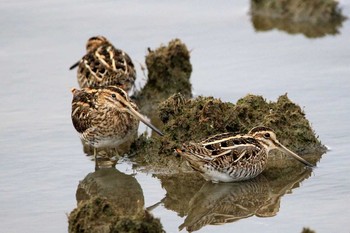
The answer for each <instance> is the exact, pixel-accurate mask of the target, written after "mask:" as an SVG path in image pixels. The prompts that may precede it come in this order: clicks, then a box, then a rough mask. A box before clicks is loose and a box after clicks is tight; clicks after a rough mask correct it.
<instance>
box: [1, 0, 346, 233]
mask: <svg viewBox="0 0 350 233" xmlns="http://www.w3.org/2000/svg"><path fill="white" fill-rule="evenodd" d="M340 5H341V7H342V8H343V12H344V14H345V15H347V16H349V13H350V4H349V2H348V1H340ZM248 11H249V2H248V1H235V3H234V4H233V3H231V1H220V2H215V3H214V2H211V1H204V2H203V1H191V2H190V3H189V2H187V1H176V3H175V2H158V1H147V3H146V2H143V1H136V0H135V1H100V2H96V1H91V0H84V1H83V0H77V1H74V2H72V1H68V0H63V1H40V0H32V1H24V0H22V1H21V0H15V1H2V3H1V6H0V22H1V26H2V28H1V29H2V30H1V31H0V48H1V49H0V64H1V65H0V66H1V72H2V75H1V79H0V85H1V87H2V90H1V92H0V97H1V108H0V118H1V120H0V145H1V152H0V154H1V155H0V164H1V165H0V166H1V169H0V193H1V197H0V229H1V231H2V232H66V231H67V225H68V223H67V214H69V213H70V212H71V211H72V210H73V209H74V208H75V207H76V198H75V193H76V190H77V187H78V184H79V181H80V180H83V179H84V177H86V176H87V175H88V174H89V173H91V172H93V170H94V165H93V162H91V161H90V160H89V158H87V157H86V156H85V155H84V154H83V152H82V147H81V143H80V140H79V138H78V136H77V134H76V132H75V130H74V128H73V126H72V124H71V120H70V108H71V105H70V102H71V93H70V88H71V87H77V82H76V78H75V72H69V70H68V68H69V67H70V65H72V64H73V63H74V62H76V61H77V59H79V58H80V57H81V56H82V55H83V54H84V51H85V49H84V46H85V43H86V40H87V38H89V37H90V36H93V35H98V34H101V35H104V36H106V37H107V38H109V39H110V41H112V42H113V43H114V44H115V46H117V47H120V48H122V49H124V50H125V51H127V52H128V53H129V55H130V56H131V57H132V58H133V59H134V61H135V64H136V65H137V67H138V79H137V83H138V85H139V86H141V85H143V84H144V83H145V79H144V77H143V75H142V72H141V69H140V67H139V65H138V64H139V63H141V64H144V57H145V55H146V51H147V48H148V47H150V48H156V47H158V46H159V45H160V44H161V43H163V44H167V43H168V41H170V40H171V39H173V38H176V37H177V38H180V39H181V40H182V41H183V42H184V43H186V45H187V46H188V48H189V49H191V50H192V52H191V62H192V65H193V74H192V77H191V81H192V85H193V92H194V94H195V95H204V96H210V95H212V96H214V97H217V98H221V99H222V100H224V101H231V102H236V101H237V99H239V98H241V97H243V96H245V95H246V94H247V93H253V94H260V95H263V96H264V97H266V98H267V99H268V100H273V101H275V100H276V98H277V97H278V96H280V95H282V94H284V93H286V92H287V93H288V96H289V98H290V99H291V100H292V101H294V102H295V103H297V104H299V105H301V106H303V107H304V110H305V113H306V117H307V118H308V119H309V120H310V122H311V123H312V126H313V128H314V130H315V132H316V133H317V134H318V135H319V137H320V139H321V141H322V142H323V143H324V144H326V145H327V146H329V147H330V148H331V150H330V151H329V152H328V153H327V154H325V155H324V156H323V158H322V160H321V161H320V162H319V164H318V168H317V169H315V170H314V171H313V172H312V174H311V176H310V177H308V178H307V179H305V180H303V181H302V183H301V184H300V185H299V186H300V187H294V188H293V189H292V187H291V188H289V189H287V190H286V192H285V194H284V195H283V196H282V197H281V198H280V204H279V209H278V212H277V213H276V214H275V215H274V216H273V217H271V216H265V217H262V216H259V214H253V215H251V216H249V217H247V218H243V219H241V220H238V221H233V222H231V223H228V224H225V225H219V226H213V225H207V226H204V227H203V228H201V229H200V232H213V231H214V230H215V231H216V232H227V231H232V232H233V231H235V232H243V231H244V232H249V231H250V232H300V231H301V229H302V228H303V227H304V226H308V227H310V228H312V229H314V230H316V231H317V232H336V231H337V232H349V230H350V228H349V224H348V220H349V218H350V210H349V209H350V208H349V207H350V206H349V201H350V182H349V180H348V178H347V173H348V171H349V168H350V160H349V159H348V153H349V152H348V151H349V149H350V146H349V141H350V136H349V132H350V120H349V119H350V118H349V113H350V91H349V90H350V80H349V76H350V66H349V63H350V47H349V36H350V27H349V26H350V23H349V21H346V22H345V23H343V26H342V27H341V28H340V29H339V31H340V33H339V34H338V35H334V36H333V35H332V36H325V37H321V38H316V39H309V38H307V37H305V36H304V35H302V34H295V35H290V34H287V33H286V32H283V31H279V30H271V31H267V32H256V31H255V29H254V27H253V26H252V23H251V20H250V15H249V14H248ZM117 168H118V170H119V171H121V172H123V173H126V174H131V173H134V172H135V171H133V170H132V165H131V164H130V163H128V162H122V161H121V162H120V164H119V165H118V166H117ZM135 177H136V179H137V182H138V183H139V184H140V185H141V187H142V191H143V196H144V202H145V206H146V207H147V206H151V205H153V204H155V203H158V202H160V201H161V200H164V198H165V197H166V196H167V191H166V189H165V188H162V186H161V182H160V179H159V178H156V177H153V176H152V174H146V173H141V172H138V173H137V175H136V176H135ZM198 182H199V183H198V190H196V193H197V191H198V192H199V191H200V190H201V188H202V185H203V184H202V183H201V182H202V181H201V180H199V181H198ZM266 185H271V184H268V183H263V185H262V186H261V185H260V186H259V187H260V188H261V187H262V188H261V189H262V190H264V189H265V188H266V187H267V186H266ZM253 187H255V186H253ZM204 188H205V187H204ZM230 190H231V189H230ZM251 190H253V193H254V190H255V189H251ZM288 190H292V191H288ZM237 192H240V191H237ZM196 193H193V196H192V197H194V195H195V194H196ZM175 194H176V193H175ZM184 195H186V193H184ZM191 195H192V193H191ZM187 201H189V200H188V199H187ZM182 204H184V206H188V204H189V203H182ZM152 212H153V214H154V215H155V216H156V217H159V218H160V220H161V222H162V224H163V226H164V228H165V230H166V231H167V232H177V231H178V227H179V226H180V225H181V224H183V223H184V221H185V219H186V214H187V213H188V212H189V209H187V210H183V211H182V212H181V211H178V212H177V211H176V210H173V209H171V207H169V205H167V204H166V203H164V202H161V203H160V204H159V205H158V206H157V207H155V208H154V209H153V210H152ZM197 215H198V214H197Z"/></svg>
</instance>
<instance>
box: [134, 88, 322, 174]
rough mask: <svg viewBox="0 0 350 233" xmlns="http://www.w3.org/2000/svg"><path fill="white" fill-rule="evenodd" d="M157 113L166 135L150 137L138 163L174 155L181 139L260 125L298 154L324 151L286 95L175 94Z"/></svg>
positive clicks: (299, 111) (300, 112)
mask: <svg viewBox="0 0 350 233" xmlns="http://www.w3.org/2000/svg"><path fill="white" fill-rule="evenodd" d="M159 112H160V118H161V120H162V122H163V123H164V127H163V131H164V133H165V136H164V137H162V138H153V139H151V141H152V142H151V144H152V145H150V144H148V146H149V148H148V149H147V150H146V151H142V158H143V159H142V158H141V161H140V162H145V159H146V160H147V162H149V163H151V164H152V165H154V163H153V162H155V164H156V165H157V164H161V163H162V161H165V160H167V159H169V156H168V157H165V156H164V155H171V154H173V151H174V149H175V148H179V147H181V144H182V143H184V142H188V141H200V140H203V139H205V138H206V137H209V136H211V135H214V134H218V133H224V132H236V133H241V134H245V133H247V132H248V131H249V130H250V129H251V128H253V127H255V126H261V125H264V126H267V127H270V128H272V129H273V130H274V131H275V132H276V134H277V137H278V139H279V141H280V142H281V143H282V144H284V145H286V146H287V147H289V148H290V149H292V150H294V151H295V152H297V153H301V154H306V153H316V152H318V153H324V152H325V151H326V148H325V147H324V146H323V145H322V144H321V142H320V141H319V139H318V137H317V136H316V135H315V132H314V131H313V130H312V128H311V126H310V123H309V121H308V120H307V119H306V117H305V113H304V112H303V110H302V109H301V108H300V107H299V106H298V105H296V104H295V103H293V102H292V101H291V100H289V98H288V97H287V94H285V95H282V96H280V97H279V98H278V100H277V101H276V102H268V101H266V100H265V99H264V98H263V97H262V96H256V95H251V94H249V95H247V96H245V97H244V98H242V99H239V100H238V101H237V103H236V104H233V103H229V102H222V101H221V100H220V99H216V98H213V97H202V96H199V97H197V98H195V99H186V98H184V97H183V96H182V95H181V94H175V95H173V96H171V97H169V98H168V99H167V100H166V101H164V102H162V103H161V104H160V106H159ZM142 140H145V138H143V139H141V141H142ZM146 141H147V140H146ZM139 142H140V141H139ZM147 151H150V152H151V153H150V154H149V153H147ZM172 157H173V156H172ZM318 159H319V158H318ZM318 159H316V160H318ZM168 165H169V164H168ZM175 167H176V166H175ZM178 167H179V165H178Z"/></svg>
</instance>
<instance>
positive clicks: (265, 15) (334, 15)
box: [250, 0, 346, 38]
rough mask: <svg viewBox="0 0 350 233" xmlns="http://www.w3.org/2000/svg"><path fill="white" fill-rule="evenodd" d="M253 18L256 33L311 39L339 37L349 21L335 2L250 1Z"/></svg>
mask: <svg viewBox="0 0 350 233" xmlns="http://www.w3.org/2000/svg"><path fill="white" fill-rule="evenodd" d="M250 14H251V21H252V24H253V26H254V28H255V30H256V31H269V30H273V29H278V30H281V31H285V32H287V33H289V34H303V35H305V36H306V37H308V38H318V37H323V36H326V35H337V34H339V33H340V31H339V29H340V28H341V27H342V24H343V21H345V19H346V17H345V16H344V15H343V14H342V12H341V9H340V8H339V7H338V2H336V1H333V0H313V1H303V0H287V1H278V0H251V1H250Z"/></svg>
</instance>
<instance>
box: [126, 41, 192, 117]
mask: <svg viewBox="0 0 350 233" xmlns="http://www.w3.org/2000/svg"><path fill="white" fill-rule="evenodd" d="M148 51H149V53H148V54H147V56H146V66H147V70H148V79H147V83H146V85H145V86H144V87H143V88H142V89H141V90H140V91H136V93H135V94H134V95H133V97H132V98H133V99H134V100H135V101H136V102H137V104H138V106H139V107H140V108H141V111H142V112H143V113H144V114H146V115H149V114H152V113H153V112H154V111H155V110H156V109H157V105H158V104H159V103H160V102H161V101H163V100H165V99H166V98H168V97H169V96H171V95H172V94H174V93H178V92H179V93H182V95H184V96H186V97H191V96H192V93H191V91H192V86H191V83H190V77H191V73H192V65H191V62H190V52H189V50H188V49H187V47H186V45H185V44H184V43H182V41H181V40H180V39H174V40H172V41H170V42H169V44H168V45H167V46H163V45H162V46H160V47H159V48H157V49H156V50H151V49H148Z"/></svg>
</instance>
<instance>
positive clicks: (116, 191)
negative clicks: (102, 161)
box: [68, 168, 162, 233]
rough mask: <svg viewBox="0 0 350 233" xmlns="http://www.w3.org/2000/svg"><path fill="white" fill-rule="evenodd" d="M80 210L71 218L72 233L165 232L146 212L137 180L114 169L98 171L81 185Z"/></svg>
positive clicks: (78, 198)
mask: <svg viewBox="0 0 350 233" xmlns="http://www.w3.org/2000/svg"><path fill="white" fill-rule="evenodd" d="M76 198H77V208H75V209H74V210H73V211H72V212H71V213H70V214H69V217H68V222H69V232H106V233H107V232H108V233H109V232H134V231H135V229H140V230H141V232H142V231H144V232H152V231H153V232H162V226H161V224H160V221H159V220H158V219H155V218H153V216H152V215H151V214H150V213H149V212H148V211H147V210H145V208H144V196H143V191H142V189H141V186H140V184H139V183H138V182H137V180H136V179H135V177H134V176H132V175H127V174H124V173H122V172H120V171H118V170H117V169H115V168H105V169H99V170H97V171H95V172H92V173H90V174H88V175H87V176H86V177H85V178H84V179H83V180H82V181H80V182H79V185H78V188H77V192H76Z"/></svg>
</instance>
